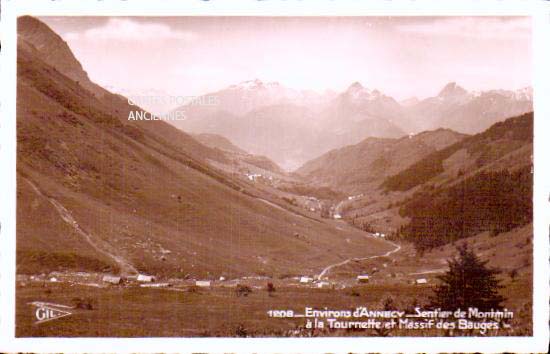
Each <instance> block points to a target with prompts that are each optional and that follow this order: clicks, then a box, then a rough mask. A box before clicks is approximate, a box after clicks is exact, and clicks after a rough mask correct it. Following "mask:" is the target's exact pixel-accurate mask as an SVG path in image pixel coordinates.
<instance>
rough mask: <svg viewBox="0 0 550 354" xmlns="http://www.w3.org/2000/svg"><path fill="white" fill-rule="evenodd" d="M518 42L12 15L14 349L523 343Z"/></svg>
mask: <svg viewBox="0 0 550 354" xmlns="http://www.w3.org/2000/svg"><path fill="white" fill-rule="evenodd" d="M532 27H533V22H532V18H531V17H529V16H307V17H304V16H179V15H178V16H159V17H155V16H68V15H66V16H30V15H21V16H19V17H18V18H17V64H16V65H17V76H16V89H17V92H16V102H17V106H16V132H17V138H16V139H17V151H16V154H17V155H16V183H17V197H16V198H17V201H16V205H17V210H16V255H15V264H16V267H15V273H16V276H15V277H14V280H15V336H16V337H19V338H28V337H60V338H61V337H62V338H67V337H116V338H138V337H139V338H143V337H145V338H149V337H177V338H182V337H183V338H188V337H230V338H252V337H254V338H266V337H267V338H269V337H277V338H280V337H530V336H533V303H534V301H533V283H534V278H533V259H534V258H533V254H534V253H533V250H534V247H533V244H534V238H533V174H534V170H535V167H534V163H533V137H534V129H533V126H534V124H533V123H534V113H533V112H534V106H533V48H532V45H533V37H532V35H533V31H532ZM539 275H540V274H539Z"/></svg>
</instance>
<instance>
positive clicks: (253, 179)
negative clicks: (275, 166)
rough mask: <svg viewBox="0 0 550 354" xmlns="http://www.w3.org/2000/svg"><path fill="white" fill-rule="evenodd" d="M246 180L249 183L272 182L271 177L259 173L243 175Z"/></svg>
mask: <svg viewBox="0 0 550 354" xmlns="http://www.w3.org/2000/svg"><path fill="white" fill-rule="evenodd" d="M244 175H245V176H246V178H248V180H249V181H251V182H257V181H258V180H263V181H269V182H273V176H264V175H262V174H261V173H248V172H247V173H245V174H244Z"/></svg>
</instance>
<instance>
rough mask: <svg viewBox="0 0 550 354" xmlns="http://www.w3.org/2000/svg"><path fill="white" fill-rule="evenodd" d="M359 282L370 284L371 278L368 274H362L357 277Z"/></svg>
mask: <svg viewBox="0 0 550 354" xmlns="http://www.w3.org/2000/svg"><path fill="white" fill-rule="evenodd" d="M357 281H358V282H359V283H368V282H369V276H368V275H367V274H361V275H358V276H357Z"/></svg>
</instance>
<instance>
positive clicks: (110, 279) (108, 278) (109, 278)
mask: <svg viewBox="0 0 550 354" xmlns="http://www.w3.org/2000/svg"><path fill="white" fill-rule="evenodd" d="M102 281H103V282H105V283H110V284H115V285H118V284H120V283H122V278H121V277H117V276H114V275H104V276H103V279H102Z"/></svg>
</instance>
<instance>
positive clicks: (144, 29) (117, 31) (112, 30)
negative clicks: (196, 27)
mask: <svg viewBox="0 0 550 354" xmlns="http://www.w3.org/2000/svg"><path fill="white" fill-rule="evenodd" d="M65 37H66V39H68V40H76V39H87V40H98V41H105V40H108V41H109V40H110V41H146V40H167V39H174V40H183V41H188V42H189V41H194V40H195V39H196V38H197V34H195V33H193V32H189V31H180V30H175V29H172V28H170V26H168V25H166V24H160V23H151V22H149V23H145V22H140V21H136V20H133V19H128V18H110V19H109V20H108V21H107V23H106V24H104V25H102V26H101V27H95V28H90V29H87V30H86V31H84V32H69V33H66V35H65Z"/></svg>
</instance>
